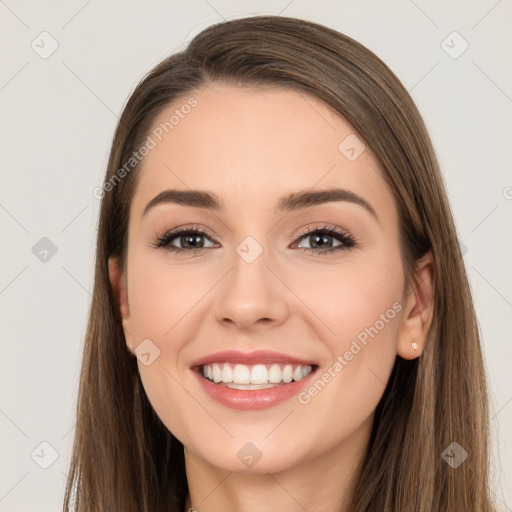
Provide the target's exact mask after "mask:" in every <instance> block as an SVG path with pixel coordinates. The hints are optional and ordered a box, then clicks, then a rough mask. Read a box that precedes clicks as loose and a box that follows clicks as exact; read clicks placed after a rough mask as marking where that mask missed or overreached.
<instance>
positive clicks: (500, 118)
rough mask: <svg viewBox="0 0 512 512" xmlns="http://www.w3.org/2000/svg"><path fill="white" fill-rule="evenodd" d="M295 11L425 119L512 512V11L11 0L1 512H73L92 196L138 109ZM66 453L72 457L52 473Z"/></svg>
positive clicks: (0, 290) (4, 16)
mask: <svg viewBox="0 0 512 512" xmlns="http://www.w3.org/2000/svg"><path fill="white" fill-rule="evenodd" d="M278 13H280V14H282V15H286V16H295V17H299V18H305V19H308V20H312V21H316V22H319V23H323V24H325V25H328V26H330V27H333V28H335V29H337V30H339V31H341V32H344V33H346V34H347V35H349V36H351V37H353V38H355V39H357V40H358V41H360V42H361V43H363V44H364V45H366V46H367V47H368V48H370V49H371V50H373V51H374V52H375V53H376V54H377V55H378V56H380V57H381V58H382V59H383V60H384V61H385V62H386V63H387V64H388V65H389V66H390V67H391V68H392V69H393V70H394V71H395V73H396V74H397V75H398V77H399V78H400V79H401V80H402V82H403V83H404V85H405V86H406V87H407V88H408V89H409V91H410V92H411V94H412V96H413V98H414V100H415V101H416V103H417V105H418V106H419V108H420V110H421V112H422V114H423V116H424V118H425V120H426V123H427V126H428V128H429V130H430V133H431V136H432V139H433V142H434V144H435V147H436V150H437V152H438V155H439V158H440V161H441V165H442V168H443V172H444V176H445V180H446V184H447V187H448V192H449V196H450V200H451V204H452V207H453V212H454V215H455V218H456V222H457V227H458V231H459V238H460V241H461V243H462V244H463V246H464V247H466V248H467V252H466V254H465V256H464V260H465V263H466V267H467V271H468V273H469V278H470V280H471V285H472V289H473V292H474V297H475V302H476V307H477V311H478V316H479V322H480V327H481V332H482V335H483V344H484V351H485V358H486V364H487V368H488V373H489V383H490V387H491V393H492V413H491V416H492V421H491V426H492V431H493V461H494V469H493V472H494V475H495V477H494V484H493V492H494V493H495V494H496V496H497V497H498V499H499V501H500V502H501V504H502V505H503V507H504V508H505V507H506V510H512V509H511V506H512V486H511V484H510V482H511V481H512V463H511V459H512V442H511V436H510V435H508V434H506V433H507V432H508V433H509V434H510V432H511V431H512V404H511V401H512V386H511V377H510V374H511V364H510V363H511V361H512V358H511V356H512V343H511V341H512V337H511V322H510V318H511V308H512V283H511V281H512V276H511V272H510V266H509V265H510V261H512V258H511V252H512V251H511V248H512V247H511V246H512V243H511V232H512V231H511V208H512V200H511V198H512V188H511V187H512V176H511V174H510V162H511V159H510V156H511V155H510V146H511V141H512V133H511V132H512V122H511V120H512V117H511V109H512V99H511V97H512V80H511V78H512V76H511V75H512V73H511V67H510V62H511V53H512V52H511V49H512V41H511V39H512V37H511V33H512V30H511V29H512V23H511V20H512V16H511V15H512V3H511V1H510V0H500V1H496V0H478V1H464V2H463V1H451V2H448V1H435V2H434V1H430V2H428V1H426V0H414V1H412V0H394V1H364V2H356V1H342V2H340V1H337V2H334V1H332V2H330V1H318V0H317V1H315V2H307V1H305V0H291V1H290V0H282V1H272V2H271V1H235V0H232V1H227V0H226V1H221V0H209V1H206V0H194V1H190V2H175V3H171V2H162V1H152V2H142V1H129V2H128V1H126V0H125V1H105V0H103V1H99V0H89V1H84V0H73V1H67V2H63V1H60V2H56V1H53V2H44V3H43V2H36V1H32V2H29V1H23V0H5V1H4V0H0V38H1V42H0V44H1V46H0V47H1V48H2V67H1V70H0V109H1V111H0V119H1V122H0V129H1V134H0V136H1V139H0V140H1V153H0V161H1V164H2V167H1V171H2V174H1V186H0V225H1V231H0V233H1V237H2V239H1V247H2V250H1V254H2V259H1V264H0V318H1V331H0V332H1V350H0V434H1V435H0V447H1V452H0V461H1V468H0V511H2V512H6V511H9V512H19V511H50V510H53V511H57V510H60V507H61V502H62V495H63V490H64V482H65V473H66V470H67V464H68V461H69V455H70V448H71V442H72V437H73V433H74V410H75V401H76V393H77V387H78V375H79V368H80V362H81V350H82V347H83V338H84V334H85V327H86V321H87V314H88V308H89V303H90V299H91V295H90V291H91V290H92V279H93V273H92V271H93V262H94V243H95V235H96V222H97V216H98V207H99V202H98V200H96V199H95V198H94V197H93V195H92V191H93V189H94V188H95V187H97V186H99V185H101V183H102V177H103V174H104V172H105V168H106V161H107V155H108V150H109V147H110V143H111V139H112V135H113V132H114V128H115V123H116V121H117V117H118V115H119V113H120V111H121V109H122V107H123V105H124V103H125V101H126V99H127V98H128V96H129V94H130V92H131V91H132V90H133V88H134V86H135V85H136V83H137V82H138V81H139V80H140V79H141V78H142V76H143V75H144V74H145V73H146V72H147V71H148V70H149V69H150V68H151V67H152V66H153V65H155V64H156V63H157V62H159V61H160V60H161V59H163V58H164V57H166V56H167V55H169V54H170V53H172V52H174V51H176V50H178V49H180V48H182V47H183V45H184V44H185V43H186V42H187V41H188V40H189V39H190V38H191V37H192V36H193V35H195V34H197V33H198V32H199V31H200V30H201V29H202V28H204V27H206V26H207V25H209V24H211V23H213V22H216V21H219V20H222V18H225V19H230V18H234V17H240V16H247V15H253V14H278ZM43 31H47V32H48V33H49V34H51V37H52V38H54V39H55V40H56V41H57V43H58V45H59V46H58V48H57V50H56V51H55V52H54V53H53V54H52V55H50V56H49V57H48V58H46V59H43V58H42V57H41V56H40V54H38V53H37V52H36V51H34V50H33V49H32V47H31V44H32V41H34V40H35V43H34V45H39V48H38V49H39V51H40V52H42V51H43V46H44V49H45V50H44V51H48V49H50V48H51V46H50V43H51V40H50V39H49V38H48V36H39V34H41V32H43ZM453 31H457V32H458V33H459V34H460V35H461V36H462V38H463V39H464V40H465V41H467V42H468V43H469V47H468V49H467V50H466V51H465V52H464V53H462V54H461V55H460V56H458V58H452V56H450V55H449V54H448V53H447V52H446V51H445V50H449V47H452V48H451V49H450V50H449V51H451V52H452V54H454V53H458V52H459V51H460V50H461V49H462V48H463V46H462V45H463V44H464V43H463V41H462V40H461V39H457V37H458V36H450V38H448V40H446V42H445V43H444V48H443V46H442V41H443V40H445V39H446V38H447V36H449V35H450V34H451V33H452V32H453ZM42 37H46V39H44V40H42ZM454 37H455V39H454ZM42 237H48V238H49V239H50V240H51V241H52V242H53V244H55V246H56V247H57V249H58V251H57V253H56V254H55V255H54V256H53V257H50V256H51V254H49V255H48V257H47V258H48V261H46V262H42V261H40V259H38V258H37V257H36V255H35V254H34V253H33V251H32V248H33V246H34V245H35V244H36V243H37V242H38V241H39V240H40V239H41V238H42ZM41 442H47V443H49V444H50V445H51V447H50V446H48V445H42V446H41V445H40V443H41ZM34 450H35V451H34ZM53 450H55V451H56V452H57V453H58V457H57V458H56V460H55V461H54V462H53V463H52V464H51V465H50V466H49V467H48V468H47V469H43V468H42V467H41V465H47V464H50V463H51V462H52V460H53V459H52V455H54V452H53ZM31 454H32V456H31ZM421 456H422V455H421V453H418V457H421ZM507 505H508V507H507Z"/></svg>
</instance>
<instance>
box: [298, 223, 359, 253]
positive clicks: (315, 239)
mask: <svg viewBox="0 0 512 512" xmlns="http://www.w3.org/2000/svg"><path fill="white" fill-rule="evenodd" d="M301 239H309V240H310V241H309V247H301V246H300V245H298V247H299V248H303V249H304V252H306V251H309V252H312V253H316V254H326V253H333V252H337V251H346V250H348V249H350V248H351V247H354V246H355V245H356V241H355V239H354V238H353V237H352V236H350V235H349V234H348V233H347V232H345V231H343V230H341V229H339V228H335V227H331V226H323V227H320V228H318V227H317V228H313V229H308V230H306V231H305V232H302V233H301V234H300V236H299V238H298V240H301ZM334 241H338V242H339V244H338V245H334Z"/></svg>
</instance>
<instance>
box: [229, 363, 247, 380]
mask: <svg viewBox="0 0 512 512" xmlns="http://www.w3.org/2000/svg"><path fill="white" fill-rule="evenodd" d="M233 382H234V383H235V384H250V383H251V372H250V370H249V367H248V366H245V364H236V365H235V368H234V369H233Z"/></svg>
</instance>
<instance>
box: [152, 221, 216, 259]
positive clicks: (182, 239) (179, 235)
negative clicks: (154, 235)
mask: <svg viewBox="0 0 512 512" xmlns="http://www.w3.org/2000/svg"><path fill="white" fill-rule="evenodd" d="M208 237H209V235H208V233H206V231H204V230H202V229H199V228H196V227H186V228H178V229H174V230H171V231H167V232H166V233H165V234H164V235H163V236H161V237H159V238H158V239H157V240H156V242H155V243H154V244H152V246H153V247H156V248H160V247H162V248H165V249H166V250H168V251H171V252H175V253H180V252H185V251H188V252H191V251H192V252H193V251H199V250H201V249H207V248H209V247H212V245H213V244H212V245H205V244H204V240H203V239H204V238H208ZM175 242H177V243H179V244H180V246H178V247H177V246H176V245H173V244H174V243H175Z"/></svg>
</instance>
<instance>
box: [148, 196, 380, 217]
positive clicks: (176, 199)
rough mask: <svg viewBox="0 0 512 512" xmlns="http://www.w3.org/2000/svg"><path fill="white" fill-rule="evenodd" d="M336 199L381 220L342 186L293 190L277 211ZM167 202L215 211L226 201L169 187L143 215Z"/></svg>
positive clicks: (365, 202)
mask: <svg viewBox="0 0 512 512" xmlns="http://www.w3.org/2000/svg"><path fill="white" fill-rule="evenodd" d="M334 201H346V202H349V203H354V204H357V205H359V206H362V207H363V208H365V209H366V210H367V211H368V212H370V213H371V214H372V215H373V216H374V217H375V218H376V219H377V221H378V220H379V218H378V216H377V214H376V213H375V210H374V209H373V208H372V206H371V205H370V204H369V203H368V202H367V201H366V200H364V199H363V198H362V197H361V196H359V195H357V194H355V193H354V192H351V191H349V190H345V189H342V188H333V189H328V190H316V191H311V190H300V191H298V192H293V193H291V194H288V195H286V196H283V197H281V198H280V199H279V201H278V203H277V211H278V212H291V211H295V210H301V209H303V208H309V207H311V206H316V205H319V204H324V203H331V202H334ZM165 203H174V204H179V205H182V206H191V207H194V208H206V209H208V210H214V211H223V210H224V202H223V201H222V200H221V199H220V198H219V197H218V196H217V195H216V194H213V193H211V192H204V191H201V190H176V189H169V190H164V191H163V192H160V194H158V195H157V196H155V197H154V198H153V199H151V201H149V203H148V204H147V205H146V207H145V208H144V212H143V213H142V216H144V215H146V214H147V213H148V212H149V210H151V209H152V208H154V207H155V206H156V205H158V204H165Z"/></svg>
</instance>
